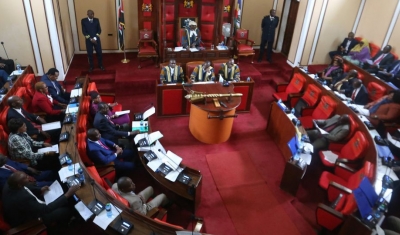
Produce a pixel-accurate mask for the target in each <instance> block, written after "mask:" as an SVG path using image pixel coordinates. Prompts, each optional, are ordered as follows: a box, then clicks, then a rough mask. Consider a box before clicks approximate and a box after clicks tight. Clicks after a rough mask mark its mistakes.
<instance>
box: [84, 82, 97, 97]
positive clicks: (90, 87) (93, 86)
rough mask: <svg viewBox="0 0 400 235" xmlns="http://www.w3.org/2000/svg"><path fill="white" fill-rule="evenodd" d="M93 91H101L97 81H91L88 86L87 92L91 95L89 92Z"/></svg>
mask: <svg viewBox="0 0 400 235" xmlns="http://www.w3.org/2000/svg"><path fill="white" fill-rule="evenodd" d="M91 91H97V92H99V91H98V90H97V86H96V83H95V82H90V83H89V84H88V87H87V94H88V95H89V93H90V92H91Z"/></svg>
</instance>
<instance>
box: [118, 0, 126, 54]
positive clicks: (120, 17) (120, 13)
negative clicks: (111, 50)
mask: <svg viewBox="0 0 400 235" xmlns="http://www.w3.org/2000/svg"><path fill="white" fill-rule="evenodd" d="M118 5H119V7H118V38H119V48H120V49H121V50H124V47H125V45H124V30H125V18H124V3H123V2H122V0H119V3H118Z"/></svg>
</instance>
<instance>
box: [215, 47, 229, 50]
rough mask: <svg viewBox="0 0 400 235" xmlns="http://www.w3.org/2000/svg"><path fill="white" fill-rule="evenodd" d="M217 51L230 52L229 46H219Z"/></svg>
mask: <svg viewBox="0 0 400 235" xmlns="http://www.w3.org/2000/svg"><path fill="white" fill-rule="evenodd" d="M217 49H218V50H222V51H223V50H228V47H227V46H217Z"/></svg>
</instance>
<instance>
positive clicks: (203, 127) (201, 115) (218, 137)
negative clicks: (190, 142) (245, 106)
mask: <svg viewBox="0 0 400 235" xmlns="http://www.w3.org/2000/svg"><path fill="white" fill-rule="evenodd" d="M233 88H234V86H233V84H232V83H230V84H229V86H228V87H224V86H222V83H204V84H196V83H195V84H193V87H192V88H191V90H193V91H196V92H202V93H204V94H232V93H234V91H233ZM216 99H217V101H218V102H223V103H224V104H225V105H226V107H224V106H223V105H221V106H220V107H217V106H216V105H215V102H214V100H213V99H212V98H206V99H205V100H204V101H201V102H199V103H192V104H191V106H190V118H189V129H190V132H191V133H192V135H193V136H194V137H195V138H196V139H197V140H199V141H201V142H203V143H206V144H219V143H223V142H225V141H227V140H228V139H229V137H230V135H231V131H232V125H233V120H234V119H233V118H234V117H236V114H235V111H236V107H238V106H239V104H240V102H241V97H240V96H239V97H238V96H232V97H219V98H216Z"/></svg>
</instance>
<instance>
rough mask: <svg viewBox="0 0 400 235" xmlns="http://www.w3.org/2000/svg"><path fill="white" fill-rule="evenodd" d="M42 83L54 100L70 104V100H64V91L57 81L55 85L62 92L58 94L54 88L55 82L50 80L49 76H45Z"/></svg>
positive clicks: (41, 79)
mask: <svg viewBox="0 0 400 235" xmlns="http://www.w3.org/2000/svg"><path fill="white" fill-rule="evenodd" d="M40 81H42V82H44V83H45V84H46V86H47V88H48V90H49V93H50V95H51V97H53V99H55V100H57V101H58V102H60V103H63V104H68V103H69V100H66V99H64V98H63V96H62V94H63V93H64V89H63V88H62V87H61V85H60V83H58V82H57V81H55V82H54V85H55V86H56V87H58V90H59V91H60V92H59V93H58V94H57V90H56V88H54V85H53V82H52V81H51V80H50V78H49V77H48V76H47V74H45V75H43V76H42V77H41V78H40Z"/></svg>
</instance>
